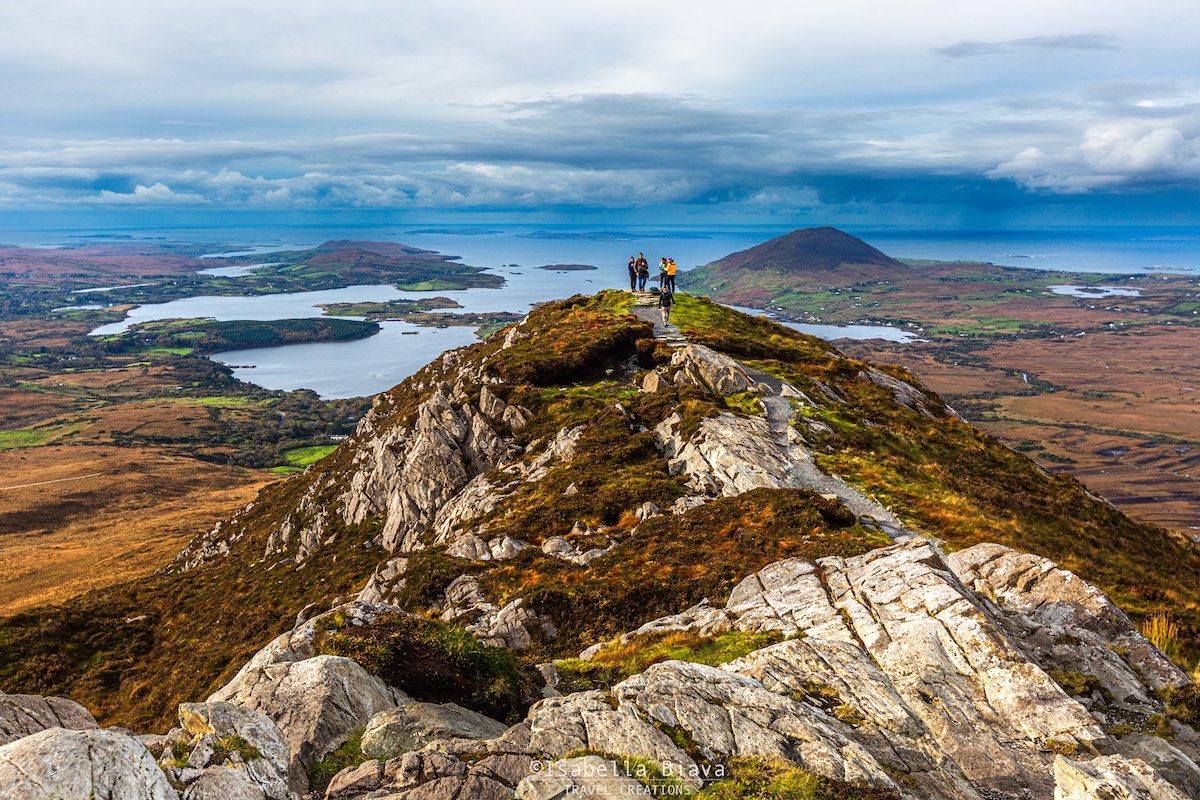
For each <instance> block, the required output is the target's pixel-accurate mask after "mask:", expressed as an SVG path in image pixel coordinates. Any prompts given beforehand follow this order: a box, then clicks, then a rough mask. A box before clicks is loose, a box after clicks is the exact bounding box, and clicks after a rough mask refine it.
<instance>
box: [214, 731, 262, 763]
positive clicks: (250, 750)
mask: <svg viewBox="0 0 1200 800" xmlns="http://www.w3.org/2000/svg"><path fill="white" fill-rule="evenodd" d="M214 750H215V752H216V754H217V755H218V757H220V756H228V755H229V754H230V753H237V754H238V756H239V757H240V758H241V759H242V761H243V762H250V761H253V760H254V759H256V758H262V753H260V752H259V751H258V748H257V747H255V746H254V745H252V744H250V742H248V741H246V739H245V738H243V737H242V735H241V734H238V733H232V734H230V735H229V736H226V737H224V738H222V739H218V740H217V743H216V747H215V748H214ZM223 760H224V759H219V760H218V761H217V763H221V762H222V761H223Z"/></svg>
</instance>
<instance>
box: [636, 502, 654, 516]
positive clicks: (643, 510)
mask: <svg viewBox="0 0 1200 800" xmlns="http://www.w3.org/2000/svg"><path fill="white" fill-rule="evenodd" d="M658 514H659V511H658V506H657V505H655V504H654V503H651V502H650V501H649V500H647V501H646V502H645V503H642V504H641V506H639V507H638V510H637V518H638V519H640V520H646V519H650V518H651V517H657V516H658Z"/></svg>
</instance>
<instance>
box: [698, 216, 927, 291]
mask: <svg viewBox="0 0 1200 800" xmlns="http://www.w3.org/2000/svg"><path fill="white" fill-rule="evenodd" d="M911 269H912V267H910V266H909V265H907V264H905V263H904V262H902V261H897V260H896V259H894V258H892V257H891V256H889V255H887V254H886V253H883V252H881V251H880V250H878V249H876V248H874V247H872V246H871V245H869V244H867V243H866V242H864V241H863V240H862V239H859V238H858V237H856V236H851V235H850V234H848V233H846V232H845V231H840V230H838V229H837V228H831V227H828V226H824V227H820V228H804V229H801V230H797V231H792V232H791V233H789V234H786V235H784V236H778V237H776V238H774V239H771V240H770V241H768V242H763V243H762V244H760V245H757V246H755V247H751V248H750V249H748V250H742V251H740V252H737V253H731V254H730V255H727V256H725V257H724V258H722V259H719V260H717V261H714V262H712V263H711V264H706V265H705V266H703V267H699V268H697V269H694V270H691V271H690V272H688V273H686V274H685V275H684V276H683V277H682V278H681V281H680V282H681V284H682V285H683V286H685V287H687V288H689V289H690V288H698V287H703V288H704V289H706V290H709V291H711V292H713V293H720V294H722V296H723V297H724V296H725V295H728V294H729V293H739V292H743V293H749V294H757V293H760V292H761V290H762V289H778V288H789V287H791V286H794V285H796V284H797V283H806V284H808V283H811V284H818V285H824V284H836V285H845V284H848V283H857V282H862V281H880V280H891V279H893V278H895V277H897V275H902V274H904V273H905V272H908V271H909V270H911Z"/></svg>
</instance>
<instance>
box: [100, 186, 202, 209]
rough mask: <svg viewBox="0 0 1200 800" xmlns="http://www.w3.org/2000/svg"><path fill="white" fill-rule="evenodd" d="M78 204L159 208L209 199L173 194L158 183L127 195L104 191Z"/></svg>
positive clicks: (186, 193)
mask: <svg viewBox="0 0 1200 800" xmlns="http://www.w3.org/2000/svg"><path fill="white" fill-rule="evenodd" d="M76 202H80V203H92V204H97V205H137V206H151V205H153V206H159V205H175V204H179V203H207V202H208V199H207V198H205V197H203V196H202V195H199V194H194V193H190V192H183V193H180V192H173V191H171V189H170V187H168V186H165V185H163V184H161V183H156V184H154V185H152V186H142V185H141V184H138V186H136V187H135V188H134V190H133V191H132V192H127V193H122V192H112V191H109V190H108V189H104V190H103V191H101V192H100V194H98V195H90V196H87V197H81V198H78V199H77V200H76Z"/></svg>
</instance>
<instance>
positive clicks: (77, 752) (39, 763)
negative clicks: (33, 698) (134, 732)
mask: <svg viewBox="0 0 1200 800" xmlns="http://www.w3.org/2000/svg"><path fill="white" fill-rule="evenodd" d="M0 797H4V798H6V800H7V799H9V798H11V800H178V797H179V795H178V794H176V792H175V790H174V789H172V788H171V784H170V783H168V782H167V776H166V775H165V774H163V771H162V770H161V769H159V767H158V764H157V763H156V762H155V760H154V756H152V755H151V754H150V751H149V750H147V749H146V747H145V745H143V744H142V743H141V742H139V741H138V740H137V739H135V738H133V737H132V736H127V735H125V734H123V733H117V732H114V731H107V730H85V731H74V730H67V729H65V728H48V729H46V730H43V731H40V732H38V733H34V734H31V735H29V736H25V737H22V738H20V739H17V740H15V741H13V742H10V743H9V744H6V745H4V746H2V747H0Z"/></svg>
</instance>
